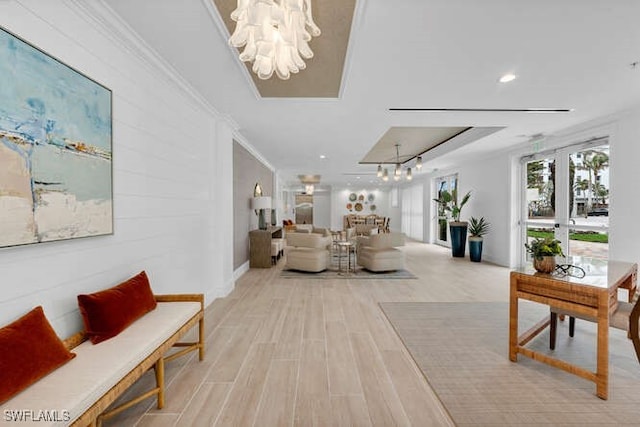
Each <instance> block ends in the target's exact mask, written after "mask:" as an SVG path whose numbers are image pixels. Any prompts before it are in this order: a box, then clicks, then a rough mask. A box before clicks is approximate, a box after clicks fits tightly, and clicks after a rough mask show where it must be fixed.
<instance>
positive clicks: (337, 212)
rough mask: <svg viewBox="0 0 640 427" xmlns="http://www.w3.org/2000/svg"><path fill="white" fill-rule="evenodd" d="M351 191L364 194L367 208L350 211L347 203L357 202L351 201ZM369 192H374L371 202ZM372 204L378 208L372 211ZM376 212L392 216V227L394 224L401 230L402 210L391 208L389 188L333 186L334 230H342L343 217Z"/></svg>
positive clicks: (332, 211) (332, 216)
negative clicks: (370, 206) (359, 210)
mask: <svg viewBox="0 0 640 427" xmlns="http://www.w3.org/2000/svg"><path fill="white" fill-rule="evenodd" d="M351 193H355V194H356V195H360V194H362V195H364V196H365V202H367V203H366V204H365V205H364V206H365V208H364V209H363V210H362V211H361V212H356V211H355V210H354V209H352V210H351V211H349V209H347V203H351V204H352V205H354V204H355V202H351V201H350V200H349V195H350V194H351ZM369 194H373V196H374V199H373V201H372V202H369V200H368V196H369ZM370 204H374V205H376V209H375V210H374V211H372V210H371V209H370V208H369V205H370ZM371 213H375V214H377V215H380V216H388V217H389V218H391V227H392V228H393V227H394V225H395V226H396V227H397V229H398V231H399V230H400V210H399V209H396V208H393V209H392V208H391V199H390V198H389V190H388V189H384V190H382V189H364V188H360V189H356V188H355V187H351V188H346V189H345V188H333V189H332V191H331V229H333V230H342V222H343V217H344V216H345V215H348V214H358V215H367V214H371Z"/></svg>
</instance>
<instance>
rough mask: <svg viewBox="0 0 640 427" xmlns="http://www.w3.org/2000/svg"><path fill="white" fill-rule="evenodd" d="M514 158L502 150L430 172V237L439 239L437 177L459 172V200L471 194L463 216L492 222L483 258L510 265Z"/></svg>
mask: <svg viewBox="0 0 640 427" xmlns="http://www.w3.org/2000/svg"><path fill="white" fill-rule="evenodd" d="M510 170H511V167H510V158H509V156H508V155H507V154H503V153H500V154H498V155H496V156H492V157H488V158H482V159H477V160H475V161H473V162H469V163H465V164H462V165H460V166H459V167H457V168H455V169H448V170H439V171H437V172H434V173H430V174H429V175H428V179H429V180H430V181H431V182H430V183H429V185H425V186H424V188H425V197H424V201H425V204H427V205H428V208H429V209H426V208H425V215H426V216H427V218H426V221H427V223H428V230H429V232H428V240H427V241H429V242H431V243H433V242H434V240H435V237H434V236H435V235H434V230H433V218H432V216H433V215H434V212H435V210H434V204H435V202H434V201H433V199H434V198H436V197H437V195H436V194H434V191H435V188H434V185H433V180H434V179H435V178H437V177H440V176H447V175H451V174H453V173H457V174H458V200H460V199H461V198H462V196H464V195H465V194H466V193H467V192H468V191H471V197H470V198H469V201H468V202H467V204H466V205H464V207H463V208H462V212H461V219H462V220H463V221H468V220H469V218H470V217H472V216H473V217H477V218H480V217H484V218H485V219H486V220H487V221H489V222H490V223H491V231H490V232H489V234H487V235H485V236H484V244H483V248H482V259H483V260H485V261H489V262H493V263H495V264H499V265H505V266H507V265H509V264H510V243H509V242H510V238H511V237H510V225H511V219H510V210H509V208H508V207H509V206H510V204H511V196H510V182H511V181H510Z"/></svg>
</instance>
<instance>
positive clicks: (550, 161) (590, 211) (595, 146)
mask: <svg viewBox="0 0 640 427" xmlns="http://www.w3.org/2000/svg"><path fill="white" fill-rule="evenodd" d="M522 174H523V176H522V182H523V183H524V185H523V188H522V192H523V196H522V200H523V202H524V203H523V210H522V212H523V213H522V218H523V221H521V223H522V224H524V226H523V234H524V241H525V242H529V241H531V240H532V239H533V238H536V237H538V238H540V237H547V236H552V237H554V238H556V239H558V240H559V241H560V242H561V243H562V250H563V252H564V253H565V255H569V256H571V255H578V256H588V257H594V258H600V259H607V258H608V252H609V244H608V239H609V233H608V230H609V216H608V215H609V192H610V186H609V145H608V141H607V139H606V138H604V139H599V140H597V141H593V142H589V143H584V144H578V145H572V146H569V147H565V148H562V149H558V150H555V151H554V152H551V153H545V154H540V155H534V156H527V157H524V158H523V159H522ZM522 253H523V256H522V260H527V259H528V257H527V254H526V251H524V250H522Z"/></svg>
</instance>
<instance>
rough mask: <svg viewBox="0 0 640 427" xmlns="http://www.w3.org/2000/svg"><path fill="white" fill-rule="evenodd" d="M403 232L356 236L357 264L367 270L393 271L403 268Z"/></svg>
mask: <svg viewBox="0 0 640 427" xmlns="http://www.w3.org/2000/svg"><path fill="white" fill-rule="evenodd" d="M398 246H404V234H403V233H384V234H373V235H371V236H359V237H358V265H360V266H362V267H364V268H366V269H367V270H369V271H374V272H379V271H393V270H402V269H403V268H404V253H403V252H402V251H400V250H398V249H396V248H397V247H398Z"/></svg>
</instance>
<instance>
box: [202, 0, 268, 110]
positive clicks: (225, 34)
mask: <svg viewBox="0 0 640 427" xmlns="http://www.w3.org/2000/svg"><path fill="white" fill-rule="evenodd" d="M202 4H203V5H204V7H205V8H206V9H207V11H208V12H209V17H210V18H211V20H212V21H213V23H214V24H215V26H216V28H217V29H218V33H220V37H222V39H223V40H229V38H230V37H231V34H229V31H228V30H227V26H226V25H225V24H224V20H223V19H222V16H221V15H220V11H219V10H218V8H217V7H216V6H215V5H214V4H213V0H202ZM227 46H228V47H229V53H230V54H231V56H233V58H234V61H235V63H236V65H237V66H238V69H239V70H240V73H241V74H242V75H243V76H244V78H245V80H246V81H247V85H248V87H249V89H250V90H251V93H252V94H253V96H254V97H255V99H256V100H259V99H262V96H261V95H260V92H258V88H257V87H256V84H255V83H254V81H253V79H252V78H251V74H250V73H249V69H248V68H247V67H246V66H245V65H244V62H242V61H240V57H239V55H238V50H237V49H236V48H235V47H233V46H231V45H230V44H229V43H227Z"/></svg>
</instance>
